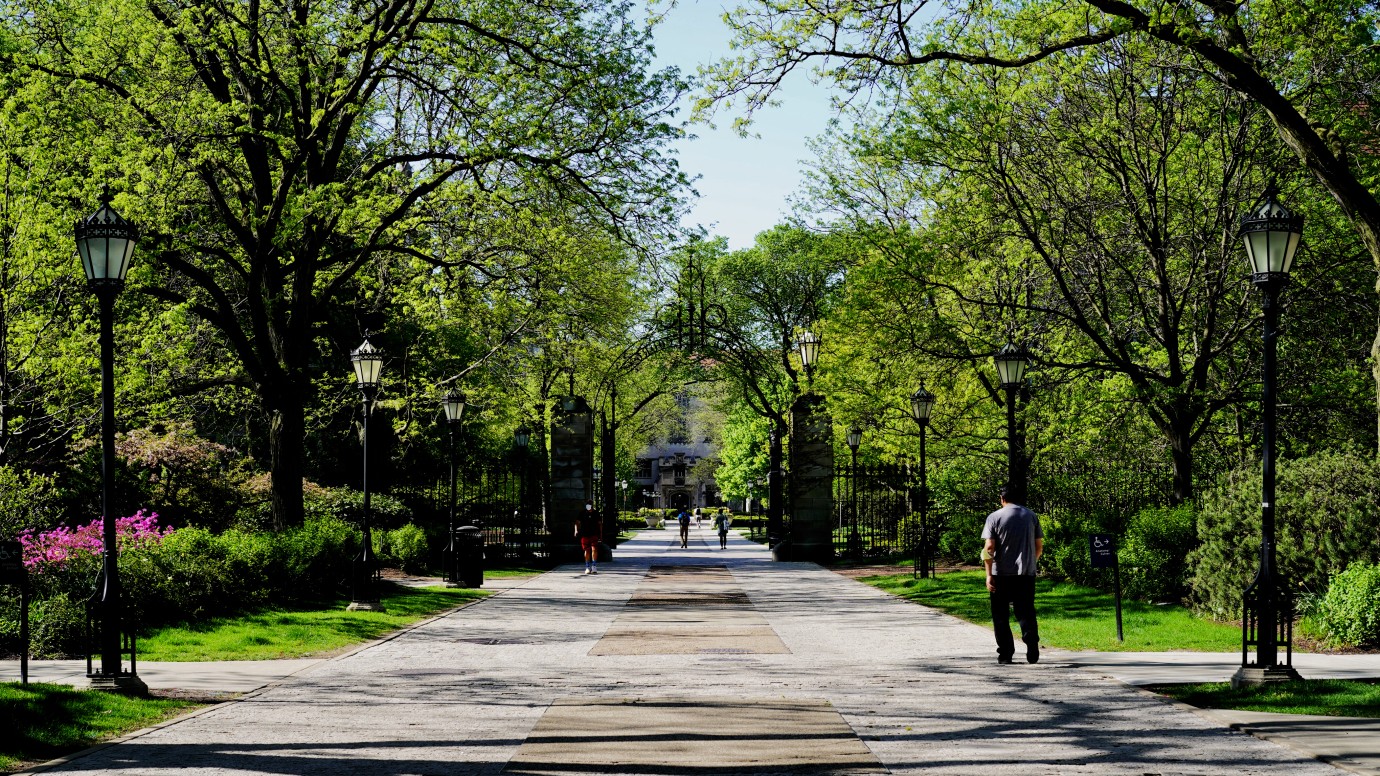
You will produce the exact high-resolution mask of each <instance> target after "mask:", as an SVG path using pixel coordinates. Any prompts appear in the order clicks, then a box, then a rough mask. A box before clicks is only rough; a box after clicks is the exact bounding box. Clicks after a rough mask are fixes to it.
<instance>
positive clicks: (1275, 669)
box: [1231, 184, 1303, 685]
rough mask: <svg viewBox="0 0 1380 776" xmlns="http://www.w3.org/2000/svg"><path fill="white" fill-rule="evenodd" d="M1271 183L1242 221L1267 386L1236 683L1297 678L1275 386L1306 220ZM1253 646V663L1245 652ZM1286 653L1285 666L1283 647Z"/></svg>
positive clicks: (1264, 393) (1262, 397)
mask: <svg viewBox="0 0 1380 776" xmlns="http://www.w3.org/2000/svg"><path fill="white" fill-rule="evenodd" d="M1278 194H1279V191H1278V190H1277V189H1276V188H1275V187H1274V185H1273V184H1272V185H1271V186H1270V187H1269V188H1267V189H1266V190H1265V194H1264V196H1263V197H1262V198H1261V202H1260V205H1259V206H1258V207H1256V209H1255V210H1253V211H1251V212H1250V213H1248V214H1246V216H1244V217H1243V218H1242V219H1241V238H1242V241H1243V242H1244V243H1245V246H1246V257H1247V258H1248V259H1250V262H1251V283H1252V284H1254V285H1255V287H1256V289H1257V290H1258V291H1260V295H1261V307H1262V309H1263V311H1264V313H1265V328H1264V340H1265V358H1264V385H1263V388H1262V390H1261V399H1260V405H1261V410H1262V412H1263V414H1264V418H1263V420H1264V422H1263V424H1262V425H1263V437H1264V438H1263V439H1262V440H1261V441H1262V444H1261V448H1262V449H1261V459H1262V461H1261V478H1260V479H1261V482H1260V489H1261V494H1260V529H1261V538H1260V569H1259V570H1258V571H1257V572H1256V574H1255V579H1254V580H1252V581H1251V584H1250V587H1248V588H1246V592H1245V594H1244V596H1243V602H1242V603H1243V607H1242V608H1243V614H1244V616H1243V617H1242V622H1241V667H1240V668H1238V669H1237V671H1236V674H1235V675H1234V676H1232V680H1231V681H1232V684H1233V685H1241V684H1259V683H1263V682H1278V681H1287V680H1292V679H1298V678H1299V674H1298V672H1297V671H1295V670H1294V667H1293V662H1294V661H1293V657H1294V650H1293V614H1294V613H1293V605H1292V597H1291V596H1290V594H1289V591H1288V589H1287V587H1286V584H1285V580H1284V579H1283V578H1282V577H1280V576H1279V574H1278V573H1277V570H1276V569H1275V403H1276V397H1275V388H1276V355H1277V334H1278V329H1279V305H1280V301H1279V298H1280V294H1281V293H1282V292H1283V291H1284V288H1285V287H1286V286H1288V285H1289V270H1290V269H1291V268H1292V267H1293V264H1294V252H1295V251H1297V250H1298V247H1299V240H1300V238H1301V237H1302V236H1303V217H1302V216H1298V215H1295V214H1294V213H1293V212H1292V211H1290V210H1289V209H1288V208H1286V207H1285V206H1284V205H1281V204H1280V203H1279V201H1278V200H1276V199H1275V197H1276V196H1278ZM1251 644H1254V645H1255V658H1256V659H1255V662H1254V663H1251V662H1249V659H1248V654H1247V650H1248V648H1249V647H1250V645H1251ZM1281 644H1282V645H1283V646H1284V649H1285V658H1284V662H1283V663H1280V661H1279V648H1280V646H1281Z"/></svg>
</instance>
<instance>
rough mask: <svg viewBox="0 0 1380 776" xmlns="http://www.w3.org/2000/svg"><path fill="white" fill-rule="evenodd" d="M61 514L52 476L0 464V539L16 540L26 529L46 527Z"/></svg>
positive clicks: (55, 521) (53, 522)
mask: <svg viewBox="0 0 1380 776" xmlns="http://www.w3.org/2000/svg"><path fill="white" fill-rule="evenodd" d="M61 514H62V506H61V503H60V501H59V494H58V493H57V490H56V489H55V488H54V486H53V480H52V478H51V477H44V476H42V475H39V474H33V473H31V472H28V471H25V470H24V469H20V468H18V467H15V466H0V539H13V538H15V537H17V536H19V532H20V531H21V530H23V529H26V528H28V529H40V530H42V529H45V528H48V527H49V526H52V525H55V524H57V522H58V519H59V517H60V515H61Z"/></svg>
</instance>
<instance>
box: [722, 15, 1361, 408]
mask: <svg viewBox="0 0 1380 776" xmlns="http://www.w3.org/2000/svg"><path fill="white" fill-rule="evenodd" d="M1378 14H1380V7H1377V5H1376V4H1375V3H1374V2H1372V1H1371V0H1292V1H1290V2H1278V1H1275V0H1252V1H1251V2H1236V1H1230V2H1216V1H1215V0H1185V2H1175V3H1161V2H1157V1H1156V0H1079V2H1076V3H1073V4H1068V3H1052V2H1047V1H1046V0H1021V1H1020V2H1015V3H1008V4H995V5H994V4H991V3H987V2H982V1H981V0H959V1H958V2H952V3H942V4H941V3H938V2H934V0H887V2H882V3H876V4H870V5H858V4H853V3H847V2H843V1H842V0H824V1H823V2H814V0H811V1H810V2H803V1H802V0H787V2H782V3H760V4H749V5H743V6H740V7H739V8H737V9H736V10H734V11H731V12H730V15H729V17H730V25H731V26H732V27H733V28H734V30H735V32H736V41H735V42H736V43H737V45H738V47H739V48H740V49H741V50H742V51H743V52H744V53H743V54H741V55H739V56H737V57H734V58H732V59H730V60H726V61H723V62H721V63H719V64H718V65H716V66H715V67H714V68H712V72H711V78H710V81H709V82H710V89H709V93H708V96H707V97H706V99H705V100H704V101H703V102H702V104H701V108H705V109H707V108H709V107H711V106H712V105H713V104H714V103H716V102H719V101H725V100H733V99H742V100H744V101H745V102H746V103H747V104H748V106H749V107H750V108H754V109H755V108H757V107H760V106H762V105H764V104H766V103H767V102H768V100H769V99H770V97H771V95H772V94H773V92H774V91H775V90H776V89H777V87H778V86H779V85H780V84H781V82H782V81H783V79H784V78H786V77H787V76H788V75H789V74H790V73H791V72H792V71H794V70H795V69H796V68H798V67H800V66H801V65H804V64H807V63H813V64H817V65H818V66H819V70H820V71H821V73H822V74H823V75H824V76H825V77H826V78H829V79H832V80H833V82H834V83H836V84H837V85H839V87H840V88H841V89H842V91H843V95H844V96H845V98H848V99H854V98H857V99H863V98H865V97H867V96H868V95H870V94H871V93H872V92H873V91H874V90H875V89H877V88H878V87H881V88H883V89H886V88H889V87H891V86H894V85H896V84H898V83H904V82H906V81H907V80H908V79H909V78H910V72H911V71H916V70H918V69H919V68H923V67H927V66H933V67H943V66H945V64H946V63H959V64H964V65H976V66H982V67H993V68H1021V67H1026V66H1029V65H1031V64H1034V63H1037V62H1041V61H1043V60H1045V59H1047V58H1049V57H1050V56H1052V55H1054V54H1056V53H1059V52H1064V51H1070V50H1076V49H1081V48H1085V47H1089V46H1099V45H1104V44H1107V43H1109V42H1111V41H1114V40H1117V39H1119V38H1123V37H1126V36H1131V35H1139V36H1148V37H1150V38H1153V39H1155V40H1158V41H1161V42H1163V43H1165V44H1168V45H1170V46H1173V47H1176V48H1178V49H1180V50H1181V51H1183V52H1185V54H1187V55H1188V56H1190V57H1191V58H1192V59H1193V60H1194V62H1195V63H1197V65H1198V66H1200V67H1202V68H1203V69H1205V70H1206V71H1208V72H1210V73H1212V74H1213V75H1214V77H1216V78H1217V79H1219V80H1220V81H1221V82H1222V83H1224V84H1226V85H1227V86H1228V87H1230V88H1232V89H1234V90H1236V91H1237V92H1239V93H1240V94H1242V95H1243V96H1245V97H1246V98H1248V99H1250V100H1251V101H1253V102H1254V103H1256V104H1257V105H1259V106H1260V107H1261V108H1262V109H1263V110H1264V111H1265V112H1266V114H1267V115H1268V116H1269V118H1270V120H1271V122H1272V124H1273V126H1274V129H1275V133H1276V134H1277V136H1278V137H1279V139H1280V140H1281V141H1282V142H1283V143H1284V144H1285V145H1286V146H1288V148H1289V149H1290V150H1291V151H1292V152H1293V153H1294V155H1295V156H1296V158H1297V159H1298V160H1299V161H1300V162H1301V163H1302V165H1303V166H1304V168H1305V169H1306V170H1307V171H1308V172H1309V173H1311V174H1312V176H1313V177H1314V178H1315V179H1316V180H1317V181H1318V183H1319V184H1321V186H1322V187H1323V188H1324V189H1325V190H1326V191H1327V192H1328V193H1329V194H1330V195H1331V196H1332V198H1333V199H1334V200H1335V201H1336V203H1337V204H1338V206H1339V207H1340V209H1341V211H1342V212H1343V213H1344V214H1345V216H1346V218H1347V219H1348V221H1349V222H1350V224H1351V225H1352V228H1353V229H1354V230H1355V233H1356V234H1357V235H1358V236H1359V238H1360V239H1361V241H1362V243H1363V244H1364V245H1365V246H1366V250H1367V252H1368V253H1369V254H1370V257H1371V259H1372V261H1373V263H1374V265H1375V267H1376V268H1377V269H1380V201H1378V200H1377V198H1376V190H1377V185H1380V157H1378V156H1377V155H1376V154H1375V153H1374V147H1375V145H1374V144H1375V140H1376V134H1377V132H1376V129H1375V127H1376V121H1375V114H1374V106H1375V105H1376V104H1377V98H1380V94H1378V92H1380V48H1377V46H1376V45H1375V37H1376V32H1375V31H1376V28H1377V27H1376V20H1377V15H1378ZM1377 289H1380V279H1377ZM1371 369H1372V375H1373V379H1374V382H1375V391H1376V393H1375V399H1376V403H1377V407H1380V329H1377V331H1376V333H1375V338H1374V342H1373V344H1372V347H1371ZM1376 421H1377V425H1380V413H1377V415H1376Z"/></svg>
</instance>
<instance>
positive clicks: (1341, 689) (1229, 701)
mask: <svg viewBox="0 0 1380 776" xmlns="http://www.w3.org/2000/svg"><path fill="white" fill-rule="evenodd" d="M1148 689H1150V690H1151V691H1153V692H1157V693H1159V694H1161V695H1168V696H1169V697H1171V698H1174V699H1175V700H1180V701H1183V702H1184V703H1187V704H1189V705H1190V706H1197V707H1199V708H1204V709H1237V710H1239V711H1268V712H1273V713H1275V714H1316V715H1319V716H1326V717H1380V684H1377V683H1375V682H1366V681H1354V680H1347V679H1304V680H1302V681H1296V682H1278V683H1274V684H1263V685H1253V686H1243V687H1241V688H1239V689H1232V686H1231V685H1230V684H1228V683H1226V682H1213V683H1208V684H1168V685H1157V686H1154V687H1150V688H1148Z"/></svg>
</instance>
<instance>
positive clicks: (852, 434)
mask: <svg viewBox="0 0 1380 776" xmlns="http://www.w3.org/2000/svg"><path fill="white" fill-rule="evenodd" d="M862 434H863V432H862V429H860V428H858V427H857V426H853V427H852V428H850V429H848V436H847V437H846V441H847V442H848V450H849V452H851V453H852V455H853V464H852V468H851V469H849V474H850V479H851V482H850V485H851V487H850V488H849V496H850V501H851V502H852V508H851V509H850V510H849V511H850V512H851V515H850V517H851V519H850V520H849V521H848V523H849V525H848V554H849V555H851V556H853V557H854V558H856V557H858V556H860V555H861V554H862V537H861V536H859V535H858V447H859V446H860V445H862Z"/></svg>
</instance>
